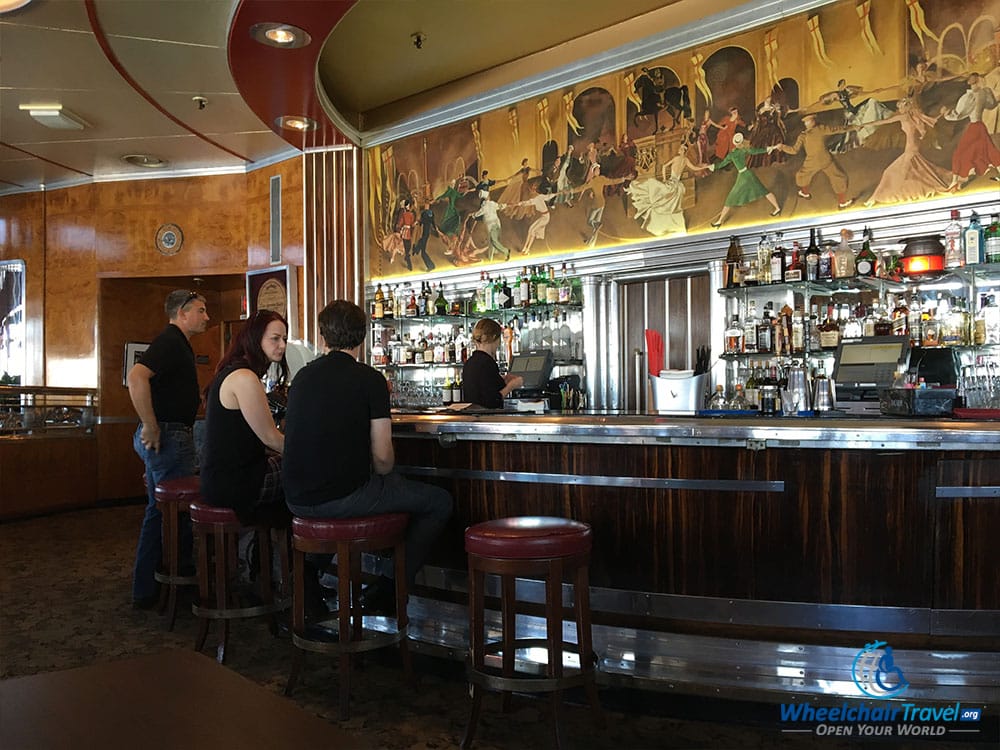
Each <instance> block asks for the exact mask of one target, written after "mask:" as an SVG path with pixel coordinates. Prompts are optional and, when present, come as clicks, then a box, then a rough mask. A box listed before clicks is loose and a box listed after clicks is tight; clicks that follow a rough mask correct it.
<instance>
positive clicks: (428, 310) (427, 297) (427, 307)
mask: <svg viewBox="0 0 1000 750" xmlns="http://www.w3.org/2000/svg"><path fill="white" fill-rule="evenodd" d="M434 310H435V307H434V287H433V285H432V284H431V282H429V281H428V282H427V286H426V288H425V289H424V315H433V314H434Z"/></svg>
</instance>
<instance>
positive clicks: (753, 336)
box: [743, 300, 760, 354]
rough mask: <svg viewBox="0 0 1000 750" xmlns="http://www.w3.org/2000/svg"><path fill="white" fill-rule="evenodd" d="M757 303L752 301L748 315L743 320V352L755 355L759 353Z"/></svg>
mask: <svg viewBox="0 0 1000 750" xmlns="http://www.w3.org/2000/svg"><path fill="white" fill-rule="evenodd" d="M759 324H760V321H759V320H757V301H756V300H750V305H749V307H748V309H747V314H746V316H745V317H744V318H743V351H744V352H747V353H748V354H753V353H755V352H756V351H757V326H758V325H759Z"/></svg>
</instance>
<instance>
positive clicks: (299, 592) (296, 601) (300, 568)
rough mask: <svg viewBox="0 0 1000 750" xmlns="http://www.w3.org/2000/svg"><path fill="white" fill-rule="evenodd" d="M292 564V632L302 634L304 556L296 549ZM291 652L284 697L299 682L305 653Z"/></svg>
mask: <svg viewBox="0 0 1000 750" xmlns="http://www.w3.org/2000/svg"><path fill="white" fill-rule="evenodd" d="M286 554H287V551H286ZM292 564H293V565H294V568H293V569H294V571H295V573H294V576H295V581H294V583H293V584H292V586H293V587H294V588H295V592H294V594H293V595H292V632H293V633H303V632H305V629H306V604H305V602H306V582H305V579H304V578H303V575H304V572H305V564H306V556H305V553H303V552H302V550H298V549H296V550H293V551H292ZM293 651H294V653H293V654H292V671H291V673H290V674H289V675H288V682H286V683H285V695H291V694H292V691H293V690H294V689H295V685H296V683H297V682H298V680H299V673H300V672H301V671H302V660H303V659H304V658H305V653H306V652H305V651H304V650H302V649H301V648H296V649H293Z"/></svg>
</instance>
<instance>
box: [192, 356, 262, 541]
mask: <svg viewBox="0 0 1000 750" xmlns="http://www.w3.org/2000/svg"><path fill="white" fill-rule="evenodd" d="M238 369H241V368H240V367H239V366H235V367H229V368H227V369H225V370H223V371H222V372H220V373H219V374H218V375H216V376H215V380H213V381H212V385H210V386H209V389H208V398H207V405H206V407H205V444H204V447H203V448H202V454H201V494H202V495H204V497H205V501H206V502H207V503H208V504H209V505H215V506H217V507H221V508H233V509H234V510H236V513H237V515H238V516H239V517H240V520H241V521H243V522H244V523H246V522H249V521H252V519H253V507H254V506H255V505H256V504H257V499H258V498H259V496H260V490H261V486H262V485H263V483H264V473H265V471H266V470H267V455H266V452H265V449H264V444H263V443H262V442H261V441H260V438H258V437H257V435H256V433H254V431H253V429H252V428H251V427H250V425H249V424H247V421H246V419H245V418H244V417H243V412H241V411H240V410H239V409H227V408H226V407H225V406H223V405H222V401H221V400H220V398H219V392H220V389H221V388H222V381H223V380H225V379H226V378H227V377H228V376H229V375H230V374H231V373H233V372H234V371H236V370H238ZM262 388H263V386H262Z"/></svg>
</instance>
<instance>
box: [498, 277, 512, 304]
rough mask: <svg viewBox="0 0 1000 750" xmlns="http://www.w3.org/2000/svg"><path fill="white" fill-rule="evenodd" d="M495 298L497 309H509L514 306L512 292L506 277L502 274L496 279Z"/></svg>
mask: <svg viewBox="0 0 1000 750" xmlns="http://www.w3.org/2000/svg"><path fill="white" fill-rule="evenodd" d="M495 299H496V305H497V309H498V310H509V309H510V308H511V307H513V306H514V297H513V292H512V291H511V288H510V284H508V283H507V279H506V278H504V277H503V276H501V277H500V278H499V279H497V287H496V297H495Z"/></svg>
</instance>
